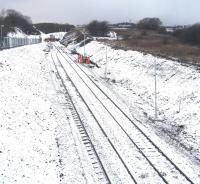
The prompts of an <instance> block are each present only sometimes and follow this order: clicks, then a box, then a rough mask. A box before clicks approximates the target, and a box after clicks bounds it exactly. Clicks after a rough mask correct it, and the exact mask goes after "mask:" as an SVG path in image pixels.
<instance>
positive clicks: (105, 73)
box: [104, 44, 108, 79]
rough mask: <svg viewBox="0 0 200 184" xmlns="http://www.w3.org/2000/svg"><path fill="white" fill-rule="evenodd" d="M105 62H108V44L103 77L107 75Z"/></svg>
mask: <svg viewBox="0 0 200 184" xmlns="http://www.w3.org/2000/svg"><path fill="white" fill-rule="evenodd" d="M107 63H108V46H107V44H106V65H105V71H104V77H105V79H106V77H107Z"/></svg>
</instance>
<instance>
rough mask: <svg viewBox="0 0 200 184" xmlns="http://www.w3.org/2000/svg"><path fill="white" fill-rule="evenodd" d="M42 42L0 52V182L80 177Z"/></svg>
mask: <svg viewBox="0 0 200 184" xmlns="http://www.w3.org/2000/svg"><path fill="white" fill-rule="evenodd" d="M44 48H45V44H37V45H32V46H23V47H20V48H15V49H9V50H4V51H1V52H0V86H1V87H0V183H1V184H8V183H9V184H14V183H16V184H36V183H37V184H46V183H48V184H56V183H66V182H67V183H85V182H84V181H85V180H84V177H83V174H82V169H81V164H80V160H79V159H80V158H79V154H78V152H77V148H76V144H77V143H76V142H75V141H74V138H73V135H72V130H71V128H70V125H69V121H70V120H69V119H70V118H67V117H66V116H68V114H69V112H68V114H66V113H67V111H66V110H64V109H63V107H62V105H61V104H64V103H65V102H64V95H63V94H62V92H61V91H60V88H59V84H57V83H56V82H55V79H54V78H55V77H54V78H53V77H52V76H53V75H52V72H53V71H52V70H53V69H52V67H51V66H50V64H49V63H50V60H48V59H47V58H45V55H44V53H43V51H42V50H43V49H44ZM50 73H51V74H50ZM53 73H54V72H53ZM56 84H57V86H56Z"/></svg>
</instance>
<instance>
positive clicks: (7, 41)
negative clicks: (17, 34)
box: [0, 37, 42, 50]
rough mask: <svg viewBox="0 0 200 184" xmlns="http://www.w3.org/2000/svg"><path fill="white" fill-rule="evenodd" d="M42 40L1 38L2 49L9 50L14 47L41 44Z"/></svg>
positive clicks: (0, 45) (0, 47) (0, 46)
mask: <svg viewBox="0 0 200 184" xmlns="http://www.w3.org/2000/svg"><path fill="white" fill-rule="evenodd" d="M41 41H42V38H14V37H2V38H0V49H1V50H2V49H9V48H13V47H19V46H23V45H31V44H36V43H40V42H41Z"/></svg>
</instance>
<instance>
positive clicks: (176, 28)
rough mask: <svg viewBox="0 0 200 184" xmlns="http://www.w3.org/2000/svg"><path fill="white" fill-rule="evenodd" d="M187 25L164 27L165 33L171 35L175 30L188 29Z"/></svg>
mask: <svg viewBox="0 0 200 184" xmlns="http://www.w3.org/2000/svg"><path fill="white" fill-rule="evenodd" d="M188 27H189V26H188V25H176V26H164V28H165V30H166V32H168V33H173V32H175V31H177V30H181V29H185V28H188Z"/></svg>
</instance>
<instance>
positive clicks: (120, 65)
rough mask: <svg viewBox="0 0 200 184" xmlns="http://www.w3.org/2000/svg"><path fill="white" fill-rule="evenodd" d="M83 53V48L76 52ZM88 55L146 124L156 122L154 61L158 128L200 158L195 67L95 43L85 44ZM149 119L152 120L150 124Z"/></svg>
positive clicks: (99, 73) (97, 72) (198, 80)
mask: <svg viewBox="0 0 200 184" xmlns="http://www.w3.org/2000/svg"><path fill="white" fill-rule="evenodd" d="M77 51H78V52H80V53H83V51H84V48H83V47H82V48H79V49H77ZM86 53H87V54H88V55H91V56H92V57H91V59H92V60H93V61H94V62H96V63H97V64H98V65H99V66H101V68H100V69H97V68H95V69H93V72H94V74H95V75H97V76H98V77H104V72H105V68H106V67H107V69H106V70H107V77H108V78H109V83H110V87H112V88H113V92H114V93H115V91H117V95H119V96H121V98H122V100H124V101H125V102H126V104H127V105H128V106H129V108H130V109H132V114H133V115H134V116H135V117H136V118H138V119H140V120H143V122H152V121H151V120H152V119H154V62H156V65H157V85H158V87H157V88H158V89H157V93H158V111H159V113H158V114H159V119H161V120H163V121H162V122H156V124H154V125H156V126H155V127H158V128H159V129H160V130H162V131H164V132H165V133H167V134H169V135H170V137H173V138H174V139H176V140H177V141H178V142H180V143H182V144H183V145H184V146H185V148H186V149H188V150H190V151H191V152H193V153H195V154H197V155H198V157H199V158H200V154H199V147H200V146H199V145H200V137H199V135H200V123H199V120H200V114H199V113H198V112H199V110H200V93H199V89H200V73H199V71H198V70H196V69H195V68H193V67H186V66H182V65H181V64H179V63H176V62H173V61H170V60H166V59H161V58H156V57H154V56H152V55H150V54H147V55H144V54H143V53H140V52H137V51H123V50H114V49H112V48H110V47H108V63H107V64H106V47H105V45H103V44H101V43H99V42H96V41H93V42H91V43H89V44H87V45H86ZM149 120H150V121H149Z"/></svg>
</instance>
